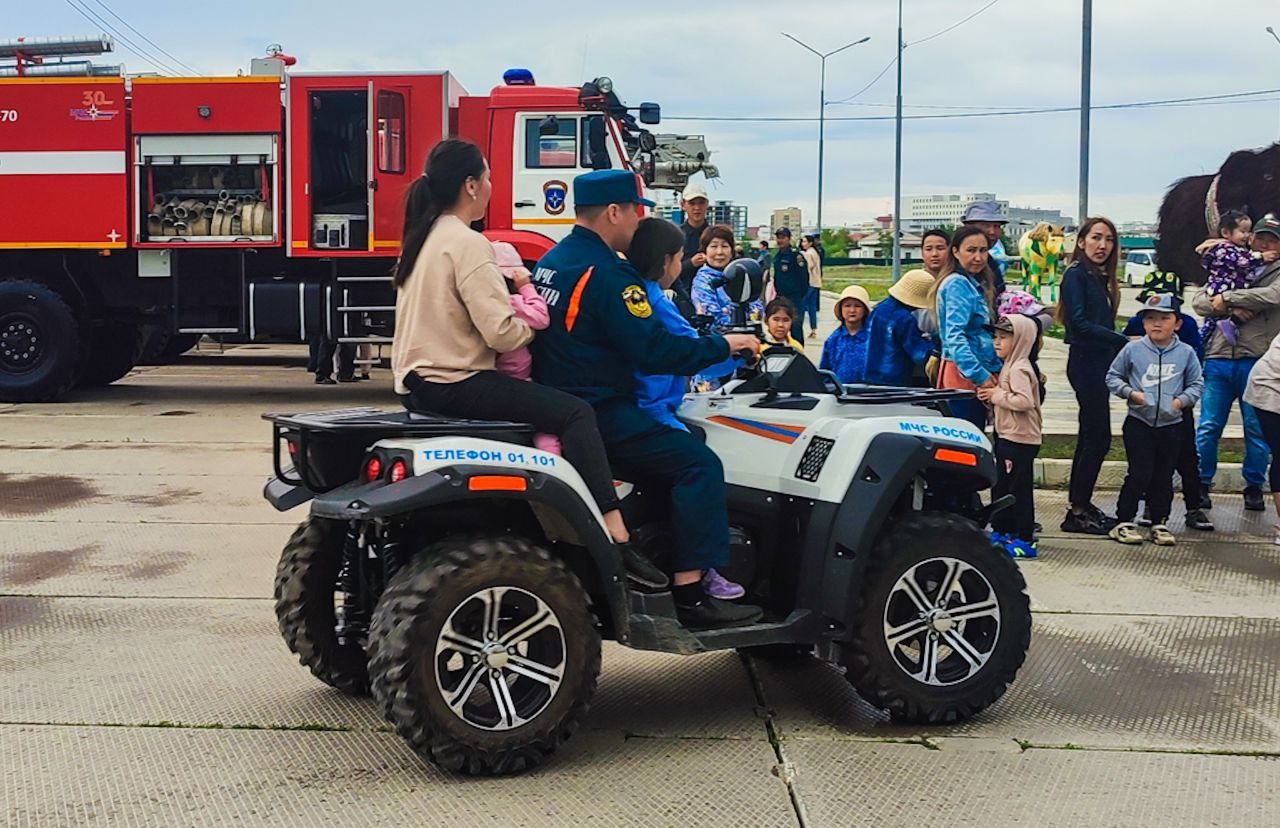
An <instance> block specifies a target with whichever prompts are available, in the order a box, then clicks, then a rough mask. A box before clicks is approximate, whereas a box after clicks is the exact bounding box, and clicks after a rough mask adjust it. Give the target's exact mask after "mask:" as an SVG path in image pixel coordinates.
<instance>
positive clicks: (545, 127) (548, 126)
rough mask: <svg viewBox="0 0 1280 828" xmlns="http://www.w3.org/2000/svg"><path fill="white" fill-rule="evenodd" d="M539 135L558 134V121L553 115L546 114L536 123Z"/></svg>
mask: <svg viewBox="0 0 1280 828" xmlns="http://www.w3.org/2000/svg"><path fill="white" fill-rule="evenodd" d="M538 134H539V135H559V134H560V121H559V120H557V119H556V116H554V115H548V116H547V117H545V118H543V119H542V121H541V122H540V123H539V124H538Z"/></svg>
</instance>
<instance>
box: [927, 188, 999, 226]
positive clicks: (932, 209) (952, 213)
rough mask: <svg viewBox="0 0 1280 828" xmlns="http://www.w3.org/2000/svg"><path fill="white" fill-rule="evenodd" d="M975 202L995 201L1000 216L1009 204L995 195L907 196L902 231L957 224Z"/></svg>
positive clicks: (948, 194)
mask: <svg viewBox="0 0 1280 828" xmlns="http://www.w3.org/2000/svg"><path fill="white" fill-rule="evenodd" d="M975 201H997V202H999V204H1000V212H1001V213H1002V214H1004V213H1007V212H1008V210H1009V202H1007V201H1000V200H999V199H997V198H996V196H995V193H966V194H963V195H961V194H960V193H947V194H945V195H920V196H908V197H907V204H906V208H905V209H904V210H903V211H902V229H903V230H911V231H917V232H918V231H920V230H927V229H929V228H930V227H937V226H939V225H942V224H959V223H960V217H961V216H963V215H964V211H965V208H967V207H968V206H969V205H970V204H972V203H973V202H975Z"/></svg>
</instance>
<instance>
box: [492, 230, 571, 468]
mask: <svg viewBox="0 0 1280 828" xmlns="http://www.w3.org/2000/svg"><path fill="white" fill-rule="evenodd" d="M493 256H494V258H495V259H497V261H498V269H499V270H501V271H502V275H503V276H506V277H507V281H508V282H509V283H510V287H511V288H512V289H513V292H512V294H511V310H512V311H514V312H515V315H516V317H517V318H518V319H520V320H521V321H523V322H525V323H526V324H528V326H529V327H530V328H533V329H534V330H535V331H545V330H546V329H547V325H549V324H551V314H550V312H549V311H548V310H547V303H546V300H544V299H543V298H542V297H541V296H540V295H538V290H537V288H535V287H534V286H533V283H532V282H530V281H529V269H528V268H527V267H525V266H524V261H523V260H522V259H521V258H520V253H519V252H518V251H517V250H516V249H515V247H513V246H512V245H511V244H510V243H508V242H493ZM495 367H496V368H497V369H498V370H499V371H500V372H502V373H504V374H506V375H507V376H509V377H511V378H513V379H518V380H524V381H525V382H530V381H531V376H532V373H533V355H532V354H530V353H529V348H528V346H522V347H519V348H516V349H515V350H514V351H508V352H506V353H505V354H498V358H497V360H496V363H495ZM533 445H534V447H535V448H538V449H541V450H542V451H549V452H551V453H552V454H559V453H560V439H559V438H558V437H556V436H555V435H554V434H535V435H533Z"/></svg>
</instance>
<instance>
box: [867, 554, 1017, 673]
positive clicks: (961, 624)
mask: <svg viewBox="0 0 1280 828" xmlns="http://www.w3.org/2000/svg"><path fill="white" fill-rule="evenodd" d="M999 638H1000V601H999V599H998V598H997V597H996V592H995V590H994V589H993V588H992V586H991V582H990V581H989V580H987V577H986V576H985V575H983V574H982V572H981V571H979V570H978V569H976V568H975V567H973V566H971V565H969V564H967V563H965V562H964V561H961V560H958V559H956V558H930V559H928V560H925V561H921V562H920V563H918V564H916V565H915V566H913V567H911V568H910V569H909V570H907V571H906V572H905V573H904V574H903V575H902V577H900V578H899V579H898V581H897V583H895V584H894V585H893V589H891V590H890V591H889V599H888V600H887V601H886V602H885V608H884V641H885V645H886V646H887V647H888V648H889V653H890V655H892V656H893V660H894V661H895V662H897V664H898V667H899V668H901V669H902V671H903V672H904V673H906V674H907V675H909V676H911V677H912V678H913V679H915V680H916V681H918V682H920V683H921V684H927V685H931V686H934V687H947V686H950V685H953V684H959V683H960V682H962V681H965V680H966V679H968V678H970V677H972V676H974V675H975V674H977V673H978V672H979V671H980V670H982V668H983V666H985V665H986V663H987V661H988V660H989V659H990V658H991V654H992V653H993V652H994V651H995V647H996V642H997V641H998V640H999Z"/></svg>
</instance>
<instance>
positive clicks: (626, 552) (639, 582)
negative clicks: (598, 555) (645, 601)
mask: <svg viewBox="0 0 1280 828" xmlns="http://www.w3.org/2000/svg"><path fill="white" fill-rule="evenodd" d="M614 545H615V546H616V547H617V548H618V554H619V555H621V556H622V565H623V567H625V568H626V570H627V580H628V581H630V582H631V583H633V584H635V585H636V586H639V587H643V588H644V589H646V590H649V591H652V592H658V591H660V590H664V589H666V588H667V587H668V586H669V585H670V584H671V579H670V578H668V577H667V576H666V573H664V572H663V571H662V570H661V569H658V567H656V566H654V565H653V562H652V561H650V560H649V559H648V558H646V557H645V556H644V555H641V554H640V553H639V552H637V551H636V550H634V549H632V548H631V544H629V543H618V544H614Z"/></svg>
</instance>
